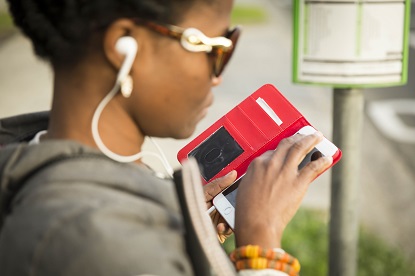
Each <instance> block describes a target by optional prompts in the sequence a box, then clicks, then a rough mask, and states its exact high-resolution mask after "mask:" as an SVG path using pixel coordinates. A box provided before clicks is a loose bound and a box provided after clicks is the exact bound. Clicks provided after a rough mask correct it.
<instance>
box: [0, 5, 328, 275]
mask: <svg viewBox="0 0 415 276" xmlns="http://www.w3.org/2000/svg"><path fill="white" fill-rule="evenodd" d="M9 5H10V10H11V13H12V15H13V17H14V20H15V23H16V25H17V26H19V27H20V28H21V29H22V31H23V32H24V33H25V34H26V35H27V36H28V37H29V38H30V39H31V41H32V43H33V46H34V50H35V52H36V54H37V55H38V56H40V57H42V58H44V59H46V60H47V61H49V62H50V64H51V66H52V69H53V72H54V91H53V103H52V108H51V111H50V116H49V124H48V127H47V130H46V131H42V132H38V133H37V135H36V136H35V137H34V138H33V139H31V141H30V143H28V144H27V143H21V144H18V145H12V146H8V147H5V148H4V149H2V150H1V152H0V156H1V157H0V168H1V174H2V183H1V185H2V187H7V189H6V190H5V191H6V192H7V193H9V194H13V193H14V194H13V196H12V197H11V196H9V197H7V196H6V197H4V198H3V200H2V203H3V206H5V207H4V209H5V210H6V211H5V213H6V215H7V216H6V218H5V220H4V225H3V228H2V232H1V236H0V270H1V272H2V273H1V274H2V275H13V276H16V275H139V274H153V275H192V274H193V273H194V271H196V270H193V268H192V267H197V266H199V265H202V264H199V263H191V261H190V259H189V255H188V253H187V252H186V250H185V243H186V240H185V235H184V232H183V217H182V214H181V211H180V208H179V204H178V200H177V197H176V191H175V189H174V187H173V185H172V182H171V180H168V179H160V178H159V177H158V176H157V175H156V173H154V172H153V171H151V170H150V169H148V168H147V167H146V166H145V165H144V164H143V163H141V161H140V160H141V159H140V158H141V156H142V155H143V154H145V153H143V152H141V147H142V144H143V142H144V139H145V137H172V138H177V139H181V138H187V137H189V136H190V135H191V134H192V133H193V132H194V130H195V127H196V124H197V123H198V122H199V121H200V120H201V119H202V118H203V117H204V116H205V114H206V112H207V109H208V107H209V106H210V105H211V104H212V102H213V95H212V92H211V88H212V87H213V86H216V85H218V84H220V82H221V76H220V75H221V73H222V71H223V68H224V66H225V65H226V63H227V61H228V60H229V58H230V55H231V53H232V51H233V50H234V49H235V45H236V42H237V36H238V33H239V30H235V29H229V25H230V13H231V10H232V5H233V1H232V0H213V1H208V0H180V1H177V0H176V1H169V0H158V1H154V0H152V1H150V0H129V1H127V0H125V1H120V0H90V1H81V0H72V1H70V0H63V1H49V0H13V1H9ZM320 140H321V135H319V134H316V135H310V136H306V137H304V136H302V135H296V136H294V137H291V138H288V139H285V140H284V141H282V142H281V143H280V145H279V146H278V148H277V150H276V151H275V152H272V153H266V154H264V155H263V156H261V157H259V158H257V159H256V160H254V161H253V162H252V164H251V166H250V168H249V170H248V172H247V174H246V176H245V177H244V179H243V181H242V182H241V184H240V188H239V192H238V199H237V200H238V211H237V214H236V226H235V236H236V243H237V247H238V249H237V250H236V251H235V254H233V255H232V258H233V260H234V261H235V264H237V269H238V270H240V272H239V273H241V274H244V273H245V274H246V273H253V274H255V273H256V274H258V273H259V274H258V275H265V274H263V273H267V275H268V274H269V275H285V274H283V272H280V271H279V270H285V271H288V272H290V271H291V272H293V273H296V272H297V270H298V267H297V264H296V263H295V262H287V261H284V260H282V258H283V257H284V258H285V257H287V255H283V254H282V253H280V249H279V248H280V247H281V237H282V233H283V231H284V229H285V226H286V225H287V223H288V222H289V221H290V220H291V218H292V217H293V215H294V214H295V212H296V210H297V209H298V207H299V204H300V202H301V200H302V198H303V196H304V194H305V192H306V189H307V186H308V184H309V183H310V182H311V181H312V180H313V179H314V178H315V177H316V176H317V175H318V174H319V173H321V172H322V171H323V170H324V169H326V168H327V167H328V166H329V165H330V164H331V162H332V160H331V159H330V158H320V159H318V160H316V161H313V162H312V163H310V164H309V165H308V166H307V167H305V168H304V169H302V170H301V171H298V169H297V167H298V164H299V163H300V161H301V160H302V159H303V157H304V156H305V154H306V153H307V152H308V151H310V150H311V149H312V148H313V147H314V146H315V145H316V144H317V143H318V142H319V141H320ZM235 177H236V175H235V173H230V174H229V175H227V176H225V177H223V178H222V179H219V180H218V181H217V182H214V183H210V184H209V185H207V186H206V187H205V189H206V190H205V192H206V194H207V195H209V196H207V197H206V201H207V203H208V205H209V204H211V203H210V202H209V201H210V200H211V199H212V197H213V196H215V195H216V194H218V193H219V192H220V191H221V190H223V189H224V188H226V187H227V186H229V185H230V184H231V183H232V182H233V181H234V180H235ZM255 182H258V183H261V185H262V187H263V188H262V189H261V190H255V192H254V191H253V189H254V187H255V185H251V184H254V183H255ZM215 223H217V224H218V231H219V234H222V236H226V234H228V229H227V227H226V226H225V225H224V224H223V223H219V221H215ZM247 245H253V246H254V247H255V248H256V250H257V249H258V248H262V249H266V250H268V251H267V252H271V253H272V254H271V253H270V254H271V255H272V256H271V255H270V256H268V257H267V258H268V259H269V261H275V262H276V264H280V265H279V266H278V265H268V266H267V268H271V269H265V270H260V269H259V268H263V267H262V266H259V265H257V264H256V263H255V260H256V259H258V257H259V255H258V254H257V255H255V254H254V255H255V256H250V255H249V254H247V253H246V252H245V251H244V250H246V247H244V246H247ZM267 264H268V263H267ZM281 264H284V265H281ZM199 271H200V270H199ZM208 272H209V271H205V273H208ZM261 273H262V274H261Z"/></svg>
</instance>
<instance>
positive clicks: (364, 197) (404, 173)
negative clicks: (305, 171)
mask: <svg viewBox="0 0 415 276" xmlns="http://www.w3.org/2000/svg"><path fill="white" fill-rule="evenodd" d="M242 2H244V3H250V4H252V5H260V6H263V7H264V8H265V9H266V11H267V12H268V13H269V18H268V20H267V22H266V23H263V24H257V25H255V24H254V25H247V26H243V32H242V36H241V38H240V41H239V44H238V47H237V50H236V53H235V55H234V57H233V59H232V60H231V62H230V64H229V66H228V67H227V69H226V71H225V74H224V81H223V83H222V85H221V86H219V87H217V88H215V97H216V98H215V103H214V105H213V106H212V107H211V110H210V113H209V115H208V116H207V117H206V118H205V119H204V120H203V121H202V122H201V123H200V124H199V126H198V128H197V130H196V132H195V134H194V136H196V135H197V134H198V133H200V132H201V131H202V130H204V129H205V128H206V127H208V126H209V125H210V124H212V123H213V122H214V121H216V120H217V119H218V118H220V117H221V116H222V115H223V114H225V113H226V112H227V111H229V110H230V109H231V108H232V107H233V106H235V105H236V104H238V103H239V102H240V101H242V100H243V99H244V98H245V97H247V96H248V95H249V94H251V93H252V92H253V91H255V90H256V89H258V88H259V87H260V86H262V85H263V84H265V83H271V84H273V85H275V86H276V87H277V88H278V89H279V90H280V91H281V92H282V93H283V94H284V95H285V96H286V97H287V98H288V99H289V100H290V101H291V102H292V103H293V105H294V106H296V107H297V109H298V110H299V111H300V112H301V113H303V115H304V116H305V117H306V118H307V119H308V120H309V121H310V123H311V124H313V125H314V126H315V127H316V128H317V129H319V130H320V131H322V132H323V133H324V134H325V136H326V137H327V138H329V139H330V138H331V133H332V126H331V123H332V119H331V118H332V108H333V107H332V91H331V89H330V88H326V87H310V86H300V85H294V84H292V82H291V72H292V69H291V67H292V66H291V63H292V61H291V51H292V16H291V1H289V0H278V1H275V0H239V1H238V0H237V1H236V3H242ZM412 55H413V53H412ZM0 62H1V64H2V66H0V91H1V92H0V117H5V116H11V115H14V114H19V113H23V112H32V111H38V110H46V109H49V104H50V101H51V91H52V75H51V72H50V70H49V68H48V66H47V65H46V64H44V63H43V62H41V61H38V60H36V59H35V58H34V57H33V54H32V51H31V46H30V44H29V43H28V41H27V40H26V39H25V38H23V37H22V36H20V35H14V36H13V37H11V38H10V39H8V40H7V41H4V42H3V43H2V44H0ZM410 66H411V68H412V69H411V72H412V74H413V72H414V70H413V69H414V68H413V67H414V66H415V63H414V62H412V64H410ZM402 89H404V90H405V89H407V88H405V87H403V88H402ZM411 89H412V90H411V92H410V93H407V94H408V97H412V99H413V98H415V95H414V94H415V93H414V90H415V87H414V86H412V88H411ZM391 91H392V89H390V90H389V89H383V90H382V91H380V92H379V94H376V93H375V92H376V91H368V93H365V96H366V97H367V98H366V102H367V103H370V102H371V101H372V100H374V99H375V100H376V99H377V98H379V97H380V96H378V95H383V96H382V97H383V98H385V97H389V98H391V97H394V96H395V95H396V94H394V93H393V92H391ZM380 93H382V94H380ZM374 94H375V95H374ZM399 95H401V94H399ZM161 112H162V111H161ZM194 136H193V137H194ZM193 137H191V138H189V139H187V140H182V141H175V140H172V139H156V141H158V143H159V144H160V146H161V147H162V148H163V150H164V151H165V154H166V155H167V157H168V159H169V161H170V163H171V164H172V166H173V167H176V168H177V167H179V164H178V162H177V161H176V153H177V151H178V150H179V149H180V148H181V147H183V146H184V145H185V144H186V143H187V142H188V141H189V140H190V139H192V138H193ZM362 143H363V144H362V148H363V152H362V158H363V160H362V172H361V189H360V215H361V222H362V224H363V225H364V226H365V227H367V228H369V229H370V230H373V231H375V232H376V233H377V234H378V235H380V236H381V237H382V238H383V239H384V240H385V241H387V242H389V243H391V244H393V245H396V246H398V247H400V248H402V249H403V250H404V251H405V252H407V253H408V254H409V255H411V256H412V257H415V239H413V233H414V232H415V220H414V218H415V200H414V199H415V172H414V169H413V168H414V167H415V166H414V164H415V156H411V155H409V156H406V157H405V158H402V154H401V153H399V150H398V149H399V148H402V147H404V149H403V150H401V152H402V151H404V152H411V151H413V150H414V149H415V145H414V144H405V145H402V144H399V143H397V142H396V141H392V140H390V139H389V138H387V137H385V136H384V135H383V134H382V132H380V131H379V130H378V129H377V128H375V125H374V124H373V123H372V121H371V120H370V119H369V118H368V117H366V119H365V127H364V137H363V140H362ZM145 150H155V149H154V148H153V147H152V145H151V144H149V143H146V145H145ZM144 160H145V161H146V162H148V163H149V164H151V165H152V166H153V167H154V168H156V169H159V170H161V171H163V169H162V167H161V166H160V164H158V163H157V162H155V161H154V160H147V159H144ZM303 205H304V206H307V207H311V208H318V209H322V210H326V211H327V212H328V211H329V206H330V171H329V172H326V173H325V174H323V175H322V176H320V177H319V178H318V179H317V180H316V181H315V182H314V183H313V184H312V185H311V187H310V189H309V192H308V194H307V196H306V198H305V200H304V203H303Z"/></svg>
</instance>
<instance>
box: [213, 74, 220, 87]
mask: <svg viewBox="0 0 415 276" xmlns="http://www.w3.org/2000/svg"><path fill="white" fill-rule="evenodd" d="M221 83H222V76H219V77H216V76H213V77H212V86H213V87H215V86H218V85H219V84H221Z"/></svg>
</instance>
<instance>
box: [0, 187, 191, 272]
mask: <svg viewBox="0 0 415 276" xmlns="http://www.w3.org/2000/svg"><path fill="white" fill-rule="evenodd" d="M66 186H69V185H65V187H66ZM25 204H27V205H26V206H24V205H21V206H17V208H16V209H15V210H14V214H13V215H11V216H10V218H8V221H7V223H6V225H5V229H4V230H5V231H4V232H3V233H2V234H3V237H2V238H4V240H3V242H4V243H3V242H1V244H0V250H1V251H3V250H4V249H5V248H6V247H8V248H10V247H11V246H13V247H14V248H15V249H14V250H13V252H11V254H10V257H12V256H13V259H15V260H16V259H20V258H21V257H22V256H24V255H26V254H29V255H31V257H30V259H29V260H27V265H28V267H30V270H31V271H33V272H34V271H35V272H36V273H35V274H36V275H62V272H63V271H64V272H65V273H64V274H65V275H139V274H144V273H150V274H155V275H189V274H191V268H190V263H189V261H188V259H187V254H186V249H185V242H184V233H183V225H182V221H181V215H180V214H179V213H177V212H175V211H172V210H169V209H168V208H166V207H165V206H163V205H162V204H160V203H158V202H155V201H153V200H152V199H148V198H146V197H140V196H137V195H132V194H130V193H127V192H125V191H118V190H115V191H114V190H111V189H110V190H108V189H107V188H103V187H102V186H94V185H92V186H90V185H87V184H86V183H76V184H73V187H70V188H62V189H59V191H56V190H54V188H53V187H52V186H50V187H49V189H48V187H47V188H46V189H44V190H42V191H41V192H39V193H36V192H35V193H33V194H32V195H31V197H30V198H29V199H28V201H27V202H26V203H25ZM28 229H30V230H28ZM19 236H25V239H26V242H25V243H24V244H21V243H20V242H19V240H18V238H17V237H19ZM6 244H8V246H6ZM0 254H2V253H0Z"/></svg>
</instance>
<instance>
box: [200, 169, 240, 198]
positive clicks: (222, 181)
mask: <svg viewBox="0 0 415 276" xmlns="http://www.w3.org/2000/svg"><path fill="white" fill-rule="evenodd" d="M236 176H237V173H236V171H230V172H229V173H227V174H226V175H224V176H222V177H219V178H217V179H215V180H213V181H212V182H209V183H208V184H206V185H205V186H203V190H204V193H205V199H206V202H208V201H211V200H212V199H213V198H214V197H215V196H217V195H218V194H219V193H220V192H222V191H223V190H225V189H226V188H227V187H229V186H230V185H232V183H234V182H235V180H236Z"/></svg>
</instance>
